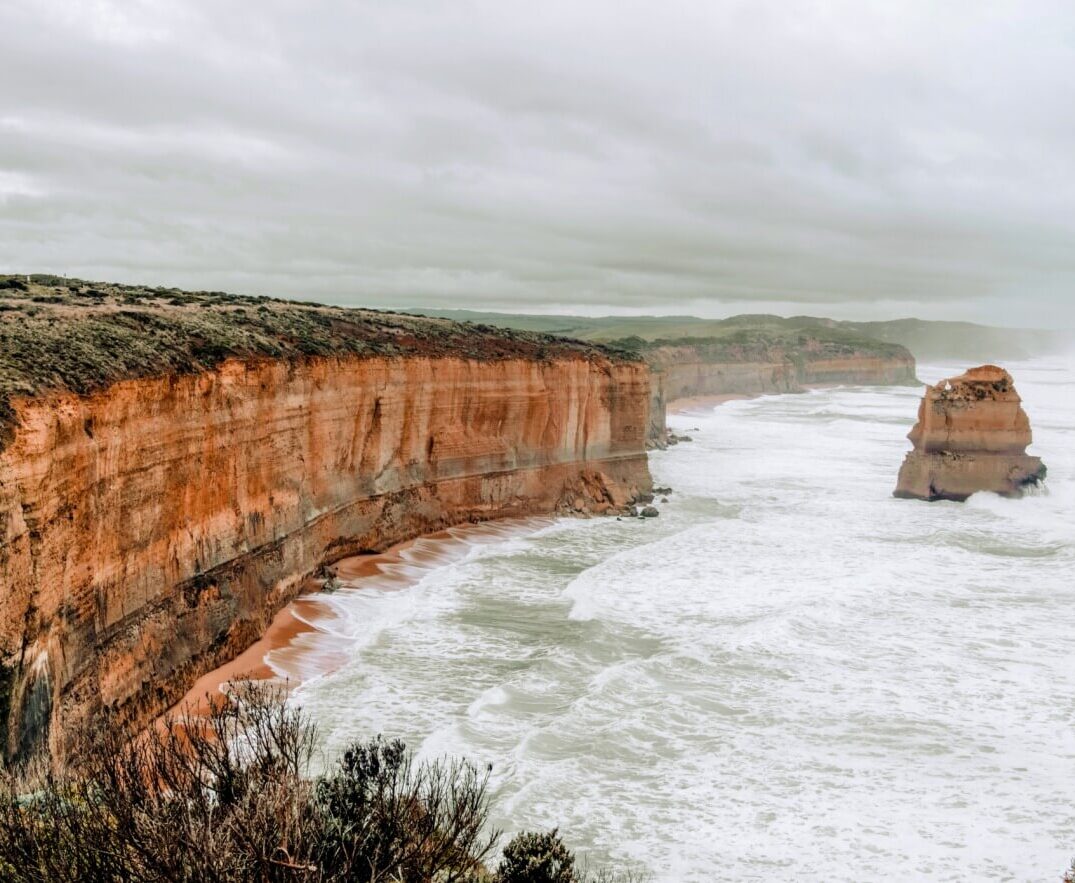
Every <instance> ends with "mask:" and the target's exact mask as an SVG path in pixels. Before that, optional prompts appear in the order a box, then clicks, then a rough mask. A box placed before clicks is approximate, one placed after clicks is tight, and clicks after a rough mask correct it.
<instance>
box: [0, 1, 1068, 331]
mask: <svg viewBox="0 0 1075 883" xmlns="http://www.w3.org/2000/svg"><path fill="white" fill-rule="evenodd" d="M1073 46H1075V12H1073V11H1072V10H1071V9H1070V8H1069V6H1068V4H1066V3H1062V2H1050V0H1032V2H1023V3H1017V2H1005V0H995V2H991V3H985V4H982V3H970V2H967V3H950V4H937V3H934V2H929V0H909V2H905V3H900V4H892V3H882V2H866V0H832V2H824V3H823V2H820V0H819V2H799V0H792V2H788V0H755V2H749V3H747V2H717V3H707V2H668V3H662V4H641V3H634V2H626V3H611V2H604V0H602V2H589V3H584V4H579V3H566V2H548V3H544V4H539V5H534V4H526V5H523V4H515V3H503V2H501V3H494V2H461V3H458V4H436V3H432V2H430V3H423V2H416V0H403V2H398V3H391V4H389V3H373V2H360V3H351V2H343V0H338V2H329V0H322V2H312V3H305V4H295V3H289V2H285V0H267V2H265V3H262V4H258V5H257V6H256V7H254V6H250V5H248V4H230V3H219V2H215V3H214V2H209V0H190V2H186V3H177V2H173V3H169V2H161V0H141V2H132V0H129V2H120V0H95V2H87V3H78V4H72V3H68V2H63V0H9V2H8V3H6V4H5V5H3V6H2V7H0V58H2V59H3V62H2V64H3V75H2V76H0V270H50V271H58V272H68V273H71V274H75V275H87V276H95V277H98V278H111V279H120V280H130V281H144V282H152V283H156V282H163V283H167V284H178V285H185V286H196V287H211V288H230V289H234V290H243V291H258V292H266V293H274V294H282V295H288V296H298V297H310V298H317V299H327V300H332V301H335V302H340V303H366V304H372V305H382V306H404V305H416V306H423V305H427V306H434V305H437V306H442V305H443V306H448V305H451V306H472V307H478V308H481V307H496V308H507V309H518V310H538V309H549V310H552V309H561V310H562V309H576V310H582V311H586V312H603V311H608V310H614V309H628V310H634V311H651V312H677V313H678V312H687V311H688V310H693V311H695V312H702V313H705V314H708V315H723V314H726V313H728V312H732V311H736V310H739V309H778V310H782V311H794V312H806V311H810V310H815V311H818V312H828V313H830V314H834V315H840V316H861V317H878V316H889V315H894V314H901V315H902V314H910V313H918V314H920V315H926V316H946V317H965V318H976V319H981V320H987V321H1018V322H1019V323H1020V324H1033V323H1034V321H1033V319H1034V313H1035V311H1040V312H1041V313H1042V314H1048V315H1049V316H1050V317H1052V318H1051V319H1050V321H1051V323H1052V324H1055V323H1056V322H1057V321H1060V322H1062V323H1065V324H1075V305H1073V304H1071V303H1070V301H1071V296H1070V291H1071V287H1072V283H1073V281H1075V266H1073V263H1075V261H1073V259H1072V257H1071V256H1072V254H1075V252H1073V248H1072V247H1073V245H1075V213H1073V211H1072V209H1073V208H1075V175H1073V174H1072V173H1073V171H1075V169H1073V165H1075V160H1073V157H1075V125H1073V124H1072V122H1071V116H1070V113H1069V108H1070V107H1071V106H1072V99H1073V97H1075V96H1073V94H1072V93H1073V92H1075V80H1073V77H1072V74H1073V73H1075V49H1073ZM1016 299H1018V301H1019V303H1020V304H1021V305H1022V306H1020V307H1019V309H1014V308H1013V307H1012V304H1013V302H1014V301H1015V300H1016ZM1057 317H1058V318H1057Z"/></svg>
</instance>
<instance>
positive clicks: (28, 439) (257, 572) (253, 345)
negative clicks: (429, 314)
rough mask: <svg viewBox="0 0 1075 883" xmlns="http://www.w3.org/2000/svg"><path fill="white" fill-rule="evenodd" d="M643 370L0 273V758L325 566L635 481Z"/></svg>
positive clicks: (139, 687) (529, 345)
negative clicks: (457, 526)
mask: <svg viewBox="0 0 1075 883" xmlns="http://www.w3.org/2000/svg"><path fill="white" fill-rule="evenodd" d="M649 397H650V379H649V369H648V368H647V366H646V365H645V363H644V362H643V361H642V360H641V359H639V358H638V357H637V356H632V355H630V354H625V353H615V352H611V351H608V350H604V349H602V348H600V347H597V346H590V345H587V344H582V343H577V342H573V341H566V340H562V339H558V338H551V337H547V336H545V335H540V334H529V333H523V332H511V331H504V330H500V329H493V328H489V327H486V326H478V325H464V324H460V323H455V322H450V321H446V320H443V319H423V318H418V317H414V316H400V315H395V314H390V313H382V312H377V311H372V310H357V309H344V308H338V307H326V306H320V305H314V304H305V303H295V302H282V301H276V300H270V299H268V298H246V297H236V296H233V295H226V294H222V293H219V292H199V293H190V292H181V291H176V290H173V289H148V288H140V287H137V286H135V287H132V286H115V285H104V284H100V283H85V282H81V281H79V280H64V279H58V278H56V277H31V278H30V279H29V281H27V280H26V277H7V278H4V277H0V748H2V749H3V754H4V756H5V757H6V758H8V759H12V758H16V759H17V758H24V757H27V756H28V755H30V754H32V753H33V752H35V751H36V750H38V749H39V748H40V747H42V746H44V745H48V747H49V748H50V749H51V750H52V752H53V753H54V754H57V755H59V754H62V753H63V750H64V748H65V745H66V744H67V739H68V737H69V736H70V734H71V733H72V732H73V731H75V730H76V729H78V728H80V727H81V726H83V725H85V724H86V723H87V722H92V721H94V720H97V719H98V718H99V717H100V716H101V715H102V714H104V713H106V712H107V713H108V715H109V716H110V719H111V720H112V721H113V722H114V723H115V724H116V725H118V726H122V727H126V728H129V729H136V728H138V727H139V726H142V725H144V724H146V723H147V722H149V721H150V720H152V719H153V718H154V717H155V716H156V715H157V714H159V713H160V712H162V711H164V710H165V709H167V708H168V707H170V706H171V705H172V704H173V703H174V702H175V701H177V700H178V699H179V698H180V697H182V696H183V695H184V693H185V692H186V690H187V689H188V688H189V687H190V686H191V685H192V684H193V682H194V681H195V680H196V679H197V678H198V677H199V676H200V675H201V674H204V673H205V672H207V671H209V670H211V669H213V668H216V667H218V666H219V665H221V664H223V663H224V662H226V661H228V660H229V659H231V658H233V657H234V656H236V655H237V654H238V653H240V652H241V651H242V650H244V649H245V648H246V647H247V646H249V645H250V644H251V643H253V641H254V640H256V639H257V637H258V636H259V635H260V634H261V633H262V632H263V631H264V629H265V628H266V627H267V625H268V623H269V622H270V621H271V620H272V617H273V616H274V615H275V613H276V612H277V611H278V610H279V609H280V608H282V607H283V606H284V605H285V604H287V603H288V602H289V601H290V600H292V599H293V598H294V597H295V596H296V595H297V594H298V593H299V591H300V590H301V589H302V587H303V585H304V583H305V581H306V580H307V578H308V577H309V576H310V575H311V574H313V573H315V572H316V571H317V570H318V569H319V568H320V567H321V566H322V565H324V564H326V563H330V562H332V561H335V560H338V559H340V558H342V557H345V556H349V555H355V554H359V553H362V552H364V551H380V550H383V549H385V548H387V547H388V546H391V545H393V544H394V543H397V542H400V541H402V540H405V539H408V538H411V537H414V536H416V535H419V534H422V533H426V532H430V531H435V530H438V529H441V528H444V527H447V526H450V525H452V524H458V523H462V522H467V521H478V520H482V519H488V518H496V517H502V516H523V515H530V514H543V513H551V512H557V511H563V512H568V511H570V512H613V511H619V510H622V509H624V508H625V507H628V506H629V505H630V503H631V501H632V500H633V499H634V498H635V497H636V496H638V495H639V494H641V493H643V492H645V491H647V490H649V488H650V476H649V471H648V466H647V462H646V453H645V436H646V428H647V426H648V422H649Z"/></svg>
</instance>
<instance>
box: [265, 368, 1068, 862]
mask: <svg viewBox="0 0 1075 883" xmlns="http://www.w3.org/2000/svg"><path fill="white" fill-rule="evenodd" d="M966 367H967V366H966V365H955V364H950V365H943V364H936V365H934V364H927V365H920V366H919V376H920V377H921V378H922V379H923V380H925V381H931V382H932V381H936V380H938V379H940V378H941V377H945V376H951V375H954V374H957V373H960V372H961V371H962V370H963V369H964V368H966ZM1006 367H1008V368H1009V370H1010V371H1011V372H1012V374H1013V375H1014V377H1015V379H1016V385H1017V388H1018V389H1019V391H1020V393H1021V395H1022V396H1023V400H1024V406H1025V407H1026V409H1027V411H1028V413H1029V415H1030V419H1031V423H1032V426H1033V428H1034V434H1035V444H1034V446H1033V447H1032V449H1031V452H1032V453H1036V454H1038V455H1039V456H1041V457H1042V458H1043V459H1044V460H1045V462H1046V465H1047V466H1048V467H1049V478H1048V481H1047V490H1046V491H1044V492H1041V493H1036V494H1034V495H1031V496H1027V497H1025V498H1023V499H1020V500H1008V499H1002V498H999V497H996V496H991V495H978V496H975V497H973V498H972V499H971V500H970V501H969V502H967V503H964V504H958V503H933V504H928V503H923V502H917V501H907V500H896V499H894V498H893V497H892V496H891V493H892V489H893V487H894V486H895V482H896V475H897V472H898V470H899V467H900V463H901V461H902V459H903V455H904V453H905V452H906V451H907V450H909V447H910V445H909V443H908V442H907V440H906V438H905V436H906V434H907V432H908V431H909V430H910V428H911V426H912V425H913V423H914V419H915V415H916V412H917V407H918V401H919V398H920V396H921V392H922V391H921V388H886V387H841V388H834V389H825V390H817V391H812V392H809V393H804V394H799V395H780V396H765V397H761V398H756V399H751V400H744V401H735V402H729V403H726V404H722V405H720V406H719V407H699V408H697V409H696V410H694V411H693V412H691V413H687V414H680V415H677V416H674V417H672V418H670V425H671V426H672V428H673V429H674V430H675V431H676V432H678V433H681V434H687V435H690V436H691V437H692V438H693V441H692V442H690V443H683V444H680V445H677V446H675V447H673V448H670V449H669V450H667V451H659V452H654V453H653V455H652V458H651V468H652V472H653V476H654V480H655V482H656V484H657V485H667V486H671V487H672V488H673V492H672V493H671V494H670V495H669V496H668V498H667V502H660V501H658V503H657V505H658V507H659V509H660V512H661V514H660V517H659V518H656V519H648V520H639V519H624V520H617V519H614V518H599V519H592V520H575V519H563V520H557V519H540V520H539V519H535V520H532V521H523V522H502V523H498V524H494V525H488V526H484V527H480V528H476V529H473V528H472V529H462V530H456V531H452V532H451V536H449V537H445V538H441V539H427V540H420V541H418V542H417V543H415V544H414V545H412V546H411V547H410V548H409V549H408V550H406V551H405V552H404V553H403V556H402V558H401V560H399V561H397V562H396V563H393V564H389V565H387V566H385V567H384V568H383V569H382V572H380V573H378V574H375V575H372V576H365V577H363V578H361V579H356V580H353V581H351V582H350V583H345V586H344V588H342V589H341V590H339V591H337V592H335V593H333V594H331V595H328V594H326V595H321V596H317V597H316V599H315V600H313V601H309V602H306V603H304V604H303V605H302V608H301V609H302V611H303V614H302V615H303V616H305V617H307V618H309V619H311V620H312V621H314V622H316V623H317V625H318V626H319V628H320V629H321V631H320V632H318V633H314V634H307V635H304V636H302V637H301V638H300V639H299V640H298V641H297V643H296V644H295V645H294V646H293V647H291V648H289V649H282V650H276V651H273V653H272V654H271V655H270V656H269V660H268V661H269V662H270V664H271V665H272V667H273V668H274V669H275V670H276V671H277V672H278V673H279V674H281V675H282V676H291V677H299V678H302V679H303V682H302V684H301V686H299V687H298V689H297V690H296V691H295V693H294V694H293V695H294V699H295V701H297V702H299V703H301V704H302V705H303V706H304V707H305V708H306V709H307V710H308V711H309V712H310V714H311V715H312V717H313V718H314V720H315V721H316V722H317V724H318V728H319V731H320V737H321V746H320V748H321V749H322V756H323V758H325V761H326V762H329V761H330V759H331V758H332V757H333V756H334V755H335V754H336V753H338V752H339V751H340V750H341V749H342V748H343V747H344V746H345V745H346V744H347V743H348V742H349V741H351V740H355V739H365V738H369V737H370V736H372V735H374V734H376V733H384V734H386V735H389V736H398V737H401V738H403V739H405V740H406V741H407V743H408V744H409V745H410V746H411V747H412V748H413V749H414V750H415V751H416V752H417V753H418V754H419V755H421V756H422V757H439V756H442V755H451V756H463V757H467V758H469V759H471V760H472V761H474V762H475V763H478V764H481V765H484V764H486V763H490V764H492V794H493V821H494V823H495V824H496V825H498V826H500V827H502V828H503V829H504V830H505V831H506V832H507V833H508V834H509V835H510V833H512V832H514V831H518V830H527V829H547V828H551V827H558V828H559V829H560V832H561V834H562V836H563V837H564V839H565V841H566V842H567V843H568V844H569V845H570V846H571V847H573V848H575V849H576V850H578V852H579V853H580V855H581V856H583V857H584V859H585V861H587V862H588V863H589V864H590V865H591V866H594V867H596V866H600V865H613V866H616V867H634V868H641V869H645V870H647V871H649V872H650V873H651V874H652V876H653V878H654V879H656V880H661V881H714V880H766V881H770V880H785V879H786V880H791V879H795V880H825V881H842V880H847V881H862V880H880V879H900V880H971V879H979V880H1020V881H1022V880H1034V881H1041V880H1056V879H1058V878H1059V876H1060V875H1061V874H1062V872H1063V871H1064V870H1065V869H1066V868H1067V866H1068V863H1069V862H1070V859H1071V857H1072V856H1073V855H1075V578H1073V576H1075V394H1073V393H1075V365H1073V364H1070V363H1067V362H1060V361H1050V360H1037V361H1031V362H1024V363H1012V364H1008V365H1007V366H1006Z"/></svg>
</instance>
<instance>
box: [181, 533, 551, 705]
mask: <svg viewBox="0 0 1075 883" xmlns="http://www.w3.org/2000/svg"><path fill="white" fill-rule="evenodd" d="M551 523H552V521H551V520H550V519H548V518H542V517H535V518H525V519H517V518H509V519H501V520H499V521H492V522H484V523H480V524H464V525H460V526H458V527H453V528H450V529H449V530H442V531H438V532H437V533H433V534H427V535H425V536H421V537H416V538H414V539H412V540H408V541H406V542H404V543H399V544H398V545H395V546H393V547H391V548H390V549H387V550H386V551H384V552H381V553H379V554H375V555H356V556H354V557H352V558H344V559H342V560H341V561H338V562H336V563H335V564H333V565H332V566H331V567H330V568H329V570H330V571H332V572H333V573H334V574H335V575H336V578H337V579H338V580H339V581H340V582H341V584H342V587H343V589H344V590H350V591H355V590H357V589H361V588H362V586H361V583H362V582H363V581H366V580H371V579H376V581H377V589H379V590H382V591H383V590H386V589H400V590H401V589H405V588H408V587H409V586H411V585H414V583H415V582H417V580H418V579H419V578H420V576H419V575H415V574H414V573H408V572H406V571H407V570H408V569H409V568H408V565H410V566H412V567H414V566H417V567H418V568H421V567H422V565H425V566H426V567H427V568H428V567H432V566H434V565H436V564H438V563H443V564H444V565H447V564H450V563H451V561H450V557H449V558H448V560H446V559H445V555H444V554H443V553H444V552H445V551H450V550H453V549H458V550H459V551H464V550H465V549H466V548H467V547H468V546H469V545H470V543H472V542H480V540H481V539H482V538H483V537H497V536H503V535H505V534H507V533H509V532H512V531H514V530H519V529H526V528H530V529H537V528H540V527H543V526H546V525H548V524H551ZM438 546H441V547H442V548H441V550H440V551H441V553H442V554H439V555H438V554H437V552H438V549H437V547H438ZM394 565H401V566H400V567H397V566H394ZM321 587H322V581H320V580H314V579H311V580H308V581H307V584H306V586H305V587H304V597H299V598H297V599H295V600H294V601H292V602H291V604H289V605H288V606H287V607H285V608H284V609H283V610H281V611H280V612H279V613H278V614H277V615H276V618H275V619H274V620H273V621H272V623H271V624H270V625H269V628H268V629H267V630H266V631H265V634H263V635H262V636H261V637H260V638H259V639H258V640H257V641H256V642H255V643H254V644H252V645H251V646H250V647H249V648H247V650H245V651H244V652H243V653H241V654H239V655H238V656H237V657H235V659H233V660H231V662H227V663H225V664H224V665H222V666H220V667H219V668H216V669H214V670H213V671H211V672H209V673H208V674H205V675H203V676H202V677H201V678H199V679H198V680H197V681H196V682H195V684H194V686H193V687H191V689H190V690H189V691H188V693H187V694H186V696H184V697H183V699H182V700H181V701H180V702H179V703H177V704H176V705H175V706H174V707H173V708H172V709H170V711H169V712H168V713H169V714H172V713H176V712H180V711H183V712H189V713H193V714H196V715H199V714H204V713H205V712H206V711H208V710H209V708H210V707H211V705H212V703H213V702H215V701H216V700H217V699H218V698H219V697H221V696H223V695H224V693H225V691H226V688H227V684H228V683H229V682H230V681H235V680H239V679H242V678H251V679H254V680H268V679H272V678H276V677H278V675H277V672H275V671H274V670H273V669H272V668H271V667H270V666H269V664H268V663H267V661H266V660H267V658H268V656H269V654H270V653H273V652H274V651H281V650H288V649H290V648H293V645H294V643H295V639H296V638H298V637H299V636H300V635H304V634H309V633H311V632H317V631H320V629H318V628H317V626H316V625H311V622H319V623H327V622H328V621H329V619H330V618H331V616H332V613H331V610H330V609H327V608H326V606H325V605H322V604H317V603H316V602H315V601H314V600H312V596H313V595H314V594H316V593H318V592H320V591H321ZM319 659H321V660H322V661H324V657H322V656H321V655H320V654H319ZM345 661H346V658H345V657H341V658H339V659H338V660H335V661H334V662H335V664H333V663H332V662H330V663H329V664H328V666H327V667H326V668H324V669H323V670H322V672H321V673H328V672H330V671H333V670H334V669H335V668H336V667H337V665H339V664H343V662H345ZM298 683H299V680H298V679H295V678H289V679H288V680H287V686H288V687H289V688H291V687H295V686H297V685H298Z"/></svg>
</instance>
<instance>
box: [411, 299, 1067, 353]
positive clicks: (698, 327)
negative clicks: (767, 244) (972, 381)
mask: <svg viewBox="0 0 1075 883" xmlns="http://www.w3.org/2000/svg"><path fill="white" fill-rule="evenodd" d="M412 312H415V313H421V314H423V315H427V316H436V317H442V318H447V319H455V320H456V321H460V322H465V321H471V322H479V323H484V324H489V325H501V326H504V327H508V328H519V329H523V330H526V331H537V332H544V333H546V334H556V335H563V336H567V337H577V338H580V339H583V340H592V341H595V342H596V341H605V342H607V341H618V340H623V339H625V338H631V337H638V338H642V339H643V340H658V339H663V340H678V339H682V338H685V337H704V338H711V339H724V338H727V337H729V336H734V335H742V334H743V333H747V332H753V333H755V334H756V335H758V336H765V335H775V336H776V337H780V338H785V337H787V336H788V335H791V334H794V333H796V332H800V331H801V332H804V333H810V334H811V336H818V337H820V338H822V339H829V338H830V337H831V339H835V340H848V339H855V340H858V341H861V340H863V339H872V340H877V341H882V342H885V343H894V344H899V345H901V346H905V347H907V349H909V350H910V351H911V352H912V353H913V354H914V356H915V358H916V359H919V360H927V361H928V360H931V359H961V360H964V361H977V362H993V361H1004V360H1008V359H1023V358H1028V357H1030V356H1036V355H1047V354H1049V353H1055V352H1060V351H1064V350H1067V349H1072V348H1075V334H1073V333H1072V332H1066V331H1043V330H1032V329H1023V328H1017V329H1009V328H996V327H991V326H988V325H975V324H973V323H971V322H930V321H925V320H922V319H896V320H893V321H888V322H841V321H836V320H834V319H824V318H816V317H813V316H794V317H792V318H790V319H785V318H783V317H780V316H769V315H742V316H733V317H731V318H729V319H699V318H696V317H693V316H601V317H597V318H589V317H584V316H564V315H556V316H535V315H523V314H515V313H486V312H474V311H470V310H414V311H412ZM820 329H828V330H829V331H831V332H834V333H833V334H831V335H829V334H826V333H822V332H821V331H820Z"/></svg>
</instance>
